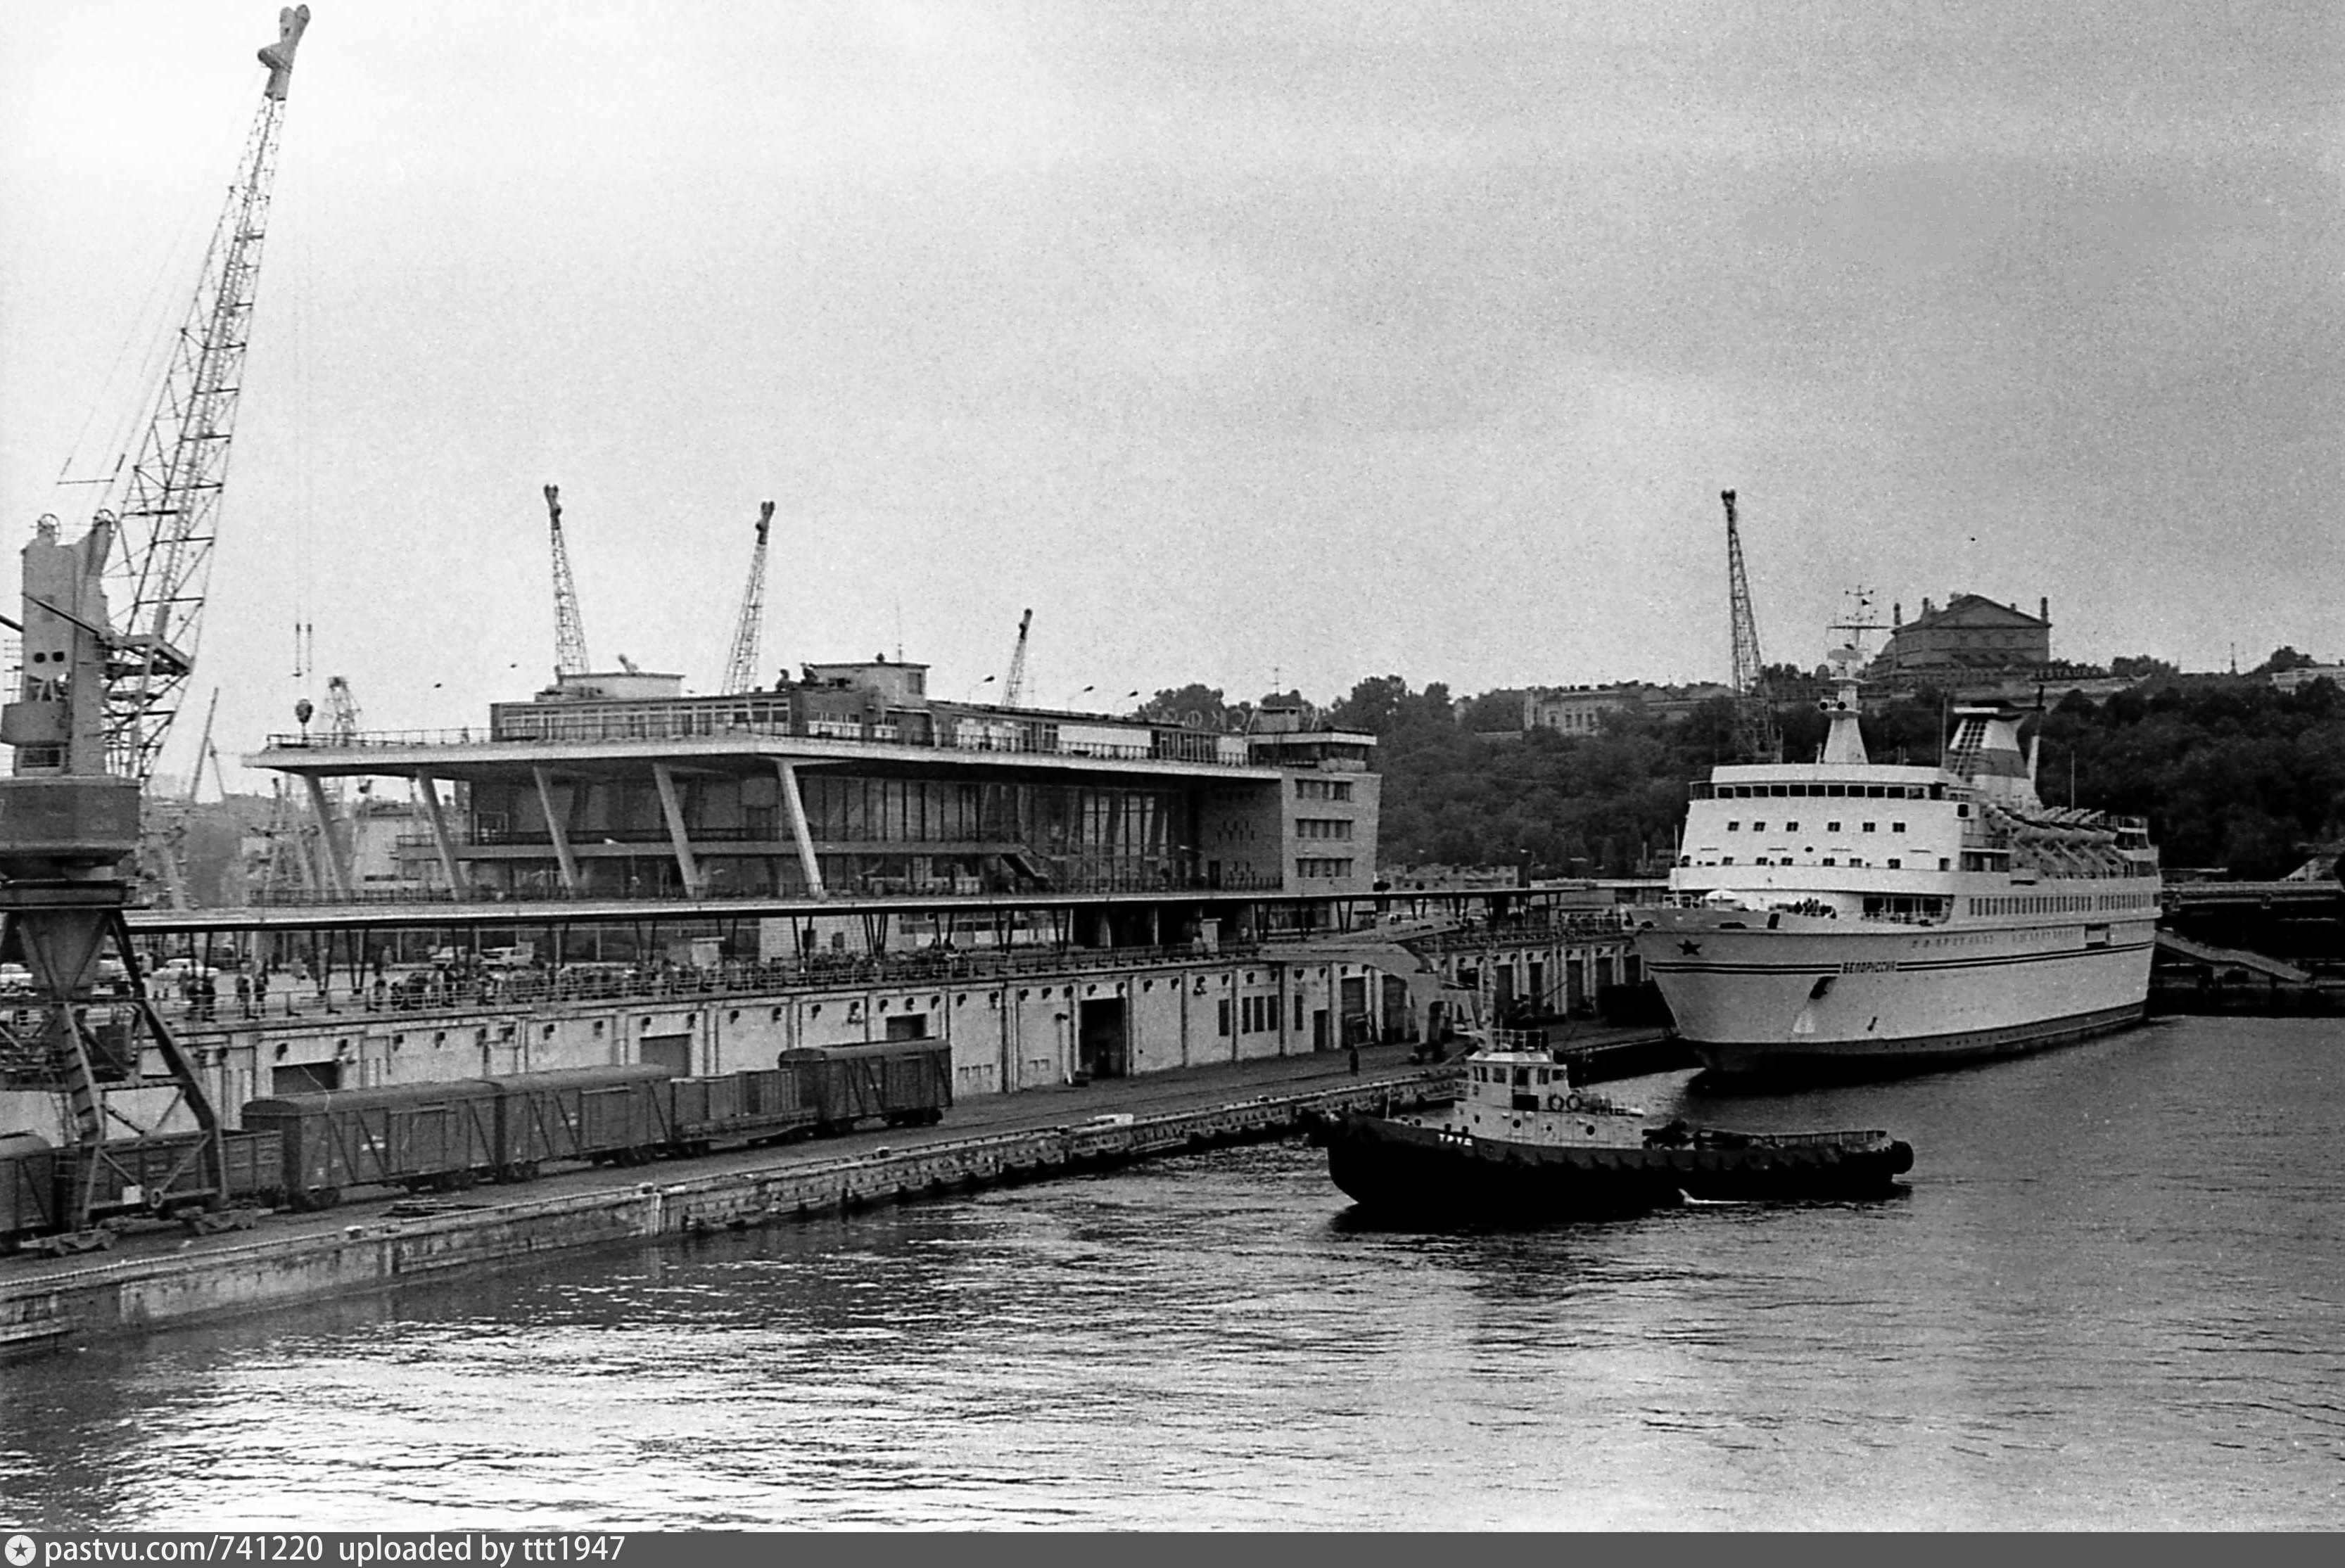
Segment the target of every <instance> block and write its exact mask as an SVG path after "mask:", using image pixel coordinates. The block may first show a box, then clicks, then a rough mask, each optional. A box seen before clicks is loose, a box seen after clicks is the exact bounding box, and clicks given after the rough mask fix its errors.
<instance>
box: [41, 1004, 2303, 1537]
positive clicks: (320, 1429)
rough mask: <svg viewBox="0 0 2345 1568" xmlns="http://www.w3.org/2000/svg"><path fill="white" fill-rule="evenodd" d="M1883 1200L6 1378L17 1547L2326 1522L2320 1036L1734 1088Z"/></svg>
mask: <svg viewBox="0 0 2345 1568" xmlns="http://www.w3.org/2000/svg"><path fill="white" fill-rule="evenodd" d="M1622 1087H1623V1089H1624V1090H1625V1091H1626V1093H1627V1098H1635V1099H1637V1100H1639V1102H1640V1103H1642V1104H1644V1105H1645V1106H1646V1107H1647V1108H1650V1109H1653V1110H1656V1111H1666V1112H1680V1111H1682V1112H1683V1113H1684V1114H1687V1115H1690V1116H1693V1117H1695V1118H1700V1119H1706V1120H1709V1121H1712V1122H1715V1123H1718V1124H1720V1125H1725V1126H1741V1127H1749V1128H1808V1127H1825V1126H1832V1127H1859V1126H1870V1127H1885V1128H1890V1129H1892V1130H1893V1131H1895V1132H1896V1133H1898V1134H1899V1135H1900V1136H1902V1137H1904V1138H1908V1139H1910V1140H1911V1141H1912V1142H1913V1143H1914V1146H1915V1148H1916V1150H1917V1163H1916V1166H1915V1168H1914V1173H1913V1175H1912V1176H1911V1178H1909V1180H1910V1182H1911V1184H1912V1185H1911V1190H1910V1192H1909V1194H1908V1195H1906V1196H1904V1197H1902V1198H1899V1199H1891V1200H1888V1201H1884V1202H1880V1203H1873V1204H1869V1205H1844V1206H1823V1207H1812V1208H1761V1207H1751V1206H1717V1207H1704V1208H1699V1209H1686V1210H1680V1211H1676V1212H1671V1213H1667V1214H1660V1215H1655V1216H1652V1217H1650V1218H1647V1219H1639V1220H1635V1221H1629V1222H1621V1223H1614V1224H1607V1225H1599V1226H1579V1227H1562V1228H1554V1229H1539V1230H1514V1231H1505V1230H1500V1231H1472V1230H1465V1231H1457V1232H1452V1233H1447V1234H1427V1233H1423V1232H1412V1231H1396V1230H1380V1229H1373V1228H1369V1227H1366V1226H1365V1225H1363V1224H1361V1223H1359V1222H1358V1221H1357V1220H1356V1219H1354V1218H1352V1217H1351V1216H1349V1215H1348V1214H1347V1212H1346V1204H1345V1199H1343V1197H1342V1195H1341V1194H1339V1193H1337V1192H1336V1191H1335V1189H1333V1188H1332V1187H1330V1186H1329V1185H1328V1184H1327V1181H1326V1178H1325V1162H1324V1156H1322V1155H1321V1154H1320V1153H1319V1151H1317V1150H1316V1149H1313V1148H1307V1147H1304V1146H1303V1145H1301V1144H1289V1145H1279V1146H1273V1147H1267V1148H1251V1149H1238V1150H1225V1151H1221V1152H1217V1153H1213V1154H1204V1155H1197V1156H1193V1157H1186V1158H1180V1159H1175V1160H1172V1161H1167V1162H1164V1163H1162V1164H1158V1165H1153V1166H1149V1167H1143V1168H1138V1169H1135V1170H1131V1171H1126V1172H1122V1173H1119V1174H1115V1175H1112V1176H1105V1177H1098V1178H1090V1179H1075V1180H1070V1181H1065V1182H1059V1183H1052V1184H1048V1185H1043V1186H1038V1187H1030V1188H1023V1189H1014V1190H1009V1191H1000V1192H990V1193H985V1194H980V1195H977V1196H973V1197H970V1198H968V1199H958V1200H952V1201H946V1202H939V1203H932V1204H926V1205H920V1206H916V1207H911V1208H905V1209H891V1210H886V1211H881V1212H878V1213H873V1214H868V1215H862V1216H857V1217H854V1218H851V1219H840V1220H837V1221H828V1222H819V1223H813V1224H807V1225H803V1226H788V1227H783V1228H779V1229H771V1230H766V1231H761V1232H756V1233H747V1234H741V1235H728V1236H724V1237H720V1238H707V1239H695V1240H693V1241H689V1242H678V1243H675V1244H673V1245H668V1246H662V1247H646V1248H642V1249H625V1250H616V1251H603V1252H598V1253H595V1254H593V1255H591V1256H584V1257H576V1258H569V1259H560V1260H558V1261H555V1262H552V1263H549V1264H548V1265H546V1266H543V1267H541V1268H537V1269H533V1270H527V1271H524V1272H519V1273H513V1274H507V1275H503V1276H500V1277H496V1278H493V1279H488V1280H470V1281H464V1282H460V1283H443V1284H438V1285H429V1286H422V1287H417V1288H410V1289H402V1290H399V1291H397V1292H395V1293H391V1294H385V1295H381V1296H377V1297H373V1298H371V1299H367V1300H359V1301H350V1302H337V1303H330V1304H327V1305H322V1306H318V1307H310V1308H302V1309H299V1310H289V1311H287V1312H284V1313H281V1314H278V1315H274V1316H271V1317H268V1318H263V1319H256V1320H249V1321H244V1322H238V1323H233V1324H228V1325H223V1326H218V1327H214V1328H209V1329H203V1330H183V1331H178V1332H174V1333H168V1334H163V1335H157V1336H154V1337H152V1338H148V1339H145V1340H135V1341H129V1342H125V1343H120V1344H112V1345H100V1346H98V1347H96V1348H94V1349H91V1350H88V1351H83V1352H81V1353H78V1354H75V1355H71V1356H66V1357H59V1358H52V1359H48V1360H44V1361H33V1362H25V1363H19V1364H16V1365H13V1366H8V1367H5V1368H0V1523H7V1524H24V1525H35V1526H46V1527H49V1528H70V1527H85V1528H88V1527H97V1528H117V1529H128V1528H145V1529H167V1528H211V1527H259V1526H263V1525H270V1524H298V1525H303V1526H308V1527H313V1528H327V1527H331V1528H392V1529H416V1530H420V1529H456V1528H475V1529H480V1528H489V1529H553V1528H557V1527H562V1528H584V1527H589V1526H593V1527H607V1528H623V1527H624V1528H636V1529H647V1528H670V1529H683V1528H691V1527H695V1526H731V1527H762V1526H774V1525H797V1526H817V1527H823V1526H832V1527H848V1526H915V1527H932V1526H941V1527H964V1528H985V1527H1089V1528H1129V1527H1152V1528H1166V1529H1192V1528H1208V1529H1210V1528H1222V1527H1231V1528H1236V1527H1253V1528H1381V1529H1399V1528H1416V1527H1450V1528H1460V1527H1462V1528H1473V1527H1566V1528H1568V1527H1580V1526H1629V1527H1767V1526H1843V1527H1844V1526H1868V1525H1913V1526H1924V1527H1931V1526H1987V1525H2007V1526H2054V1525H2069V1526H2105V1527H2121V1528H2133V1527H2145V1526H2157V1525H2182V1526H2200V1525H2205V1526H2214V1525H2262V1526H2278V1525H2294V1526H2330V1527H2335V1526H2339V1525H2345V1208H2340V1203H2339V1201H2338V1192H2339V1188H2340V1181H2339V1162H2340V1158H2345V1028H2340V1026H2338V1025H2337V1024H2335V1023H2331V1022H2322V1021H2319V1020H2294V1019H2289V1020H2274V1019H2245V1020H2238V1019H2225V1020H2215V1019H2188V1020H2178V1021H2173V1022H2167V1023H2162V1024H2158V1025H2155V1026H2152V1027H2148V1028H2146V1029H2142V1030H2137V1031H2136V1032H2134V1033H2132V1034H2130V1035H2127V1036H2122V1037H2115V1038H2111V1039H2107V1040H2103V1041H2096V1042H2093V1043H2090V1044H2087V1045H2085V1046H2081V1047H2074V1048H2071V1049H2068V1050H2064V1051H2059V1052H2056V1053H2053V1054H2050V1055H2047V1056H2044V1057H2035V1058H2032V1059H2027V1060H2022V1061H2015V1062H2007V1063H2001V1064H1996V1065H1993V1066H1989V1067H1980V1068H1975V1069H1971V1070H1966V1071H1962V1072H1954V1073H1944V1074H1937V1075H1934V1076H1931V1077H1923V1078H1918V1079H1912V1080H1908V1081H1905V1082H1902V1083H1894V1084H1885V1085H1877V1086H1868V1087H1849V1088H1841V1089H1832V1090H1818V1091H1812V1092H1806V1093H1801V1094H1796V1095H1783V1096H1771V1097H1757V1098H1721V1097H1718V1096H1713V1095H1706V1094H1703V1093H1701V1092H1700V1091H1699V1087H1698V1086H1690V1085H1689V1082H1688V1078H1687V1076H1686V1075H1683V1074H1674V1075H1670V1076H1667V1077H1655V1078H1647V1079H1639V1080H1636V1081H1634V1082H1632V1083H1630V1084H1629V1085H1626V1086H1622Z"/></svg>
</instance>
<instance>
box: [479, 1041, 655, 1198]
mask: <svg viewBox="0 0 2345 1568" xmlns="http://www.w3.org/2000/svg"><path fill="white" fill-rule="evenodd" d="M482 1081H483V1083H484V1085H485V1086H486V1087H488V1088H489V1090H490V1091H491V1092H492V1094H493V1095H494V1096H495V1102H496V1108H497V1114H496V1122H497V1141H496V1150H497V1168H498V1169H499V1171H500V1172H501V1173H502V1174H503V1175H505V1176H506V1177H508V1178H525V1177H529V1176H533V1175H534V1174H535V1173H536V1170H537V1168H538V1167H539V1166H540V1165H541V1164H543V1162H544V1161H546V1160H549V1159H587V1160H595V1159H608V1160H614V1161H617V1162H619V1163H621V1164H625V1165H633V1164H636V1163H639V1162H640V1161H643V1160H645V1159H648V1158H651V1157H652V1155H653V1154H654V1153H655V1151H656V1150H658V1149H660V1148H665V1147H666V1146H667V1145H669V1144H671V1143H674V1142H675V1101H674V1097H673V1094H672V1092H671V1090H670V1088H669V1087H668V1086H669V1084H670V1082H671V1081H672V1080H671V1079H670V1078H669V1077H668V1075H667V1070H666V1069H665V1068H664V1067H655V1066H651V1065H648V1064H640V1063H639V1064H636V1065H634V1066H630V1067H574V1068H569V1069H566V1070H563V1071H559V1072H548V1073H523V1074H520V1075H518V1076H516V1077H505V1078H487V1079H484V1080H482Z"/></svg>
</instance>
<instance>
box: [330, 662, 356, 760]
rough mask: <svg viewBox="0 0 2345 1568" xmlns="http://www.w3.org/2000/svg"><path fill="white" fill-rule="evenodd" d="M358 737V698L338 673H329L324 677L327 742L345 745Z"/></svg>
mask: <svg viewBox="0 0 2345 1568" xmlns="http://www.w3.org/2000/svg"><path fill="white" fill-rule="evenodd" d="M358 738H359V704H358V699H357V698H355V697H353V696H351V695H350V682H348V681H347V680H344V679H343V678H342V677H341V676H340V675H330V676H328V677H327V678H326V740H327V744H330V745H337V746H347V745H349V744H350V743H352V742H353V741H355V740H357V739H358Z"/></svg>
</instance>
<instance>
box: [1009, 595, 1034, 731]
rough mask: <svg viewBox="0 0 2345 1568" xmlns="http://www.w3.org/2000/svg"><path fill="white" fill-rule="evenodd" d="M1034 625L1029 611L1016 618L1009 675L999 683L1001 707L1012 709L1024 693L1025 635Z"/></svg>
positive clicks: (1032, 616)
mask: <svg viewBox="0 0 2345 1568" xmlns="http://www.w3.org/2000/svg"><path fill="white" fill-rule="evenodd" d="M1033 624H1034V612H1033V611H1031V610H1029V611H1027V612H1026V613H1025V614H1023V615H1020V617H1019V618H1018V647H1017V649H1016V650H1015V651H1014V652H1011V654H1010V673H1009V675H1008V677H1007V678H1005V679H1004V680H1003V681H1002V683H1001V705H1002V706H1003V707H1005V708H1014V707H1016V706H1017V705H1018V699H1019V698H1020V697H1021V696H1023V695H1024V694H1025V692H1026V633H1027V632H1028V631H1029V630H1030V628H1031V627H1032V626H1033Z"/></svg>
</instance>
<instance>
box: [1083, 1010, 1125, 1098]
mask: <svg viewBox="0 0 2345 1568" xmlns="http://www.w3.org/2000/svg"><path fill="white" fill-rule="evenodd" d="M1075 1070H1076V1071H1077V1072H1079V1073H1081V1074H1082V1075H1083V1076H1084V1077H1093V1078H1120V1077H1126V1076H1128V1075H1129V1074H1130V1073H1131V1071H1132V1047H1131V1041H1130V1039H1129V1037H1128V1036H1127V1033H1126V1029H1125V1020H1124V999H1123V998H1122V996H1115V997H1112V998H1109V999H1106V1000H1103V1001H1098V1002H1084V1003H1082V1004H1081V1017H1080V1019H1079V1021H1078V1022H1077V1025H1076V1036H1075Z"/></svg>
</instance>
